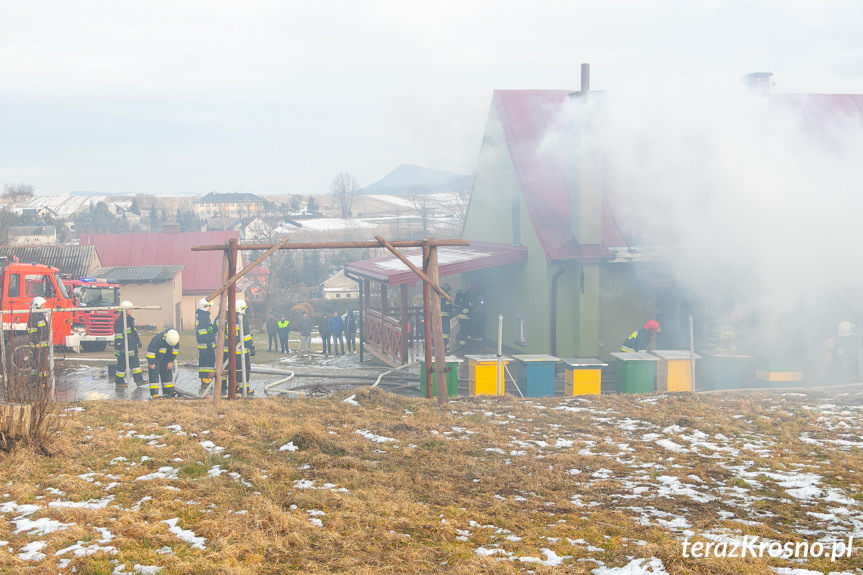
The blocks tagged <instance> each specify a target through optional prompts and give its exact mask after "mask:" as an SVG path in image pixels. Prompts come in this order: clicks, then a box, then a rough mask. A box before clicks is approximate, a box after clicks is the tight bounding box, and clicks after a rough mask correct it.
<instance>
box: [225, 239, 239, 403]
mask: <svg viewBox="0 0 863 575" xmlns="http://www.w3.org/2000/svg"><path fill="white" fill-rule="evenodd" d="M236 273H237V239H236V238H231V239H229V240H228V277H231V276H233V275H234V274H236ZM236 310H237V290H236V286H234V289H229V290H228V309H227V314H228V317H227V322H226V325H227V329H228V399H229V400H233V399H236V398H237V353H236V349H237V311H236Z"/></svg>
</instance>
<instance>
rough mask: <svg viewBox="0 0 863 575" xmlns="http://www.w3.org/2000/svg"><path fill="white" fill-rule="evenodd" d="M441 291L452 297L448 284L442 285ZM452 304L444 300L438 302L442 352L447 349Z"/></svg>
mask: <svg viewBox="0 0 863 575" xmlns="http://www.w3.org/2000/svg"><path fill="white" fill-rule="evenodd" d="M441 287H443V291H445V292H446V293H448V294H450V295H452V292H451V291H450V290H451V289H452V288H450V287H449V284H443V286H441ZM452 303H453V302H451V301H448V300H446V299H444V298H441V300H440V320H441V329H442V330H443V348H444V350H446V349H449V322H450V318H452Z"/></svg>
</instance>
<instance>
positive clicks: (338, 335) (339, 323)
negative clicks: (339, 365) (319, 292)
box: [329, 311, 345, 355]
mask: <svg viewBox="0 0 863 575" xmlns="http://www.w3.org/2000/svg"><path fill="white" fill-rule="evenodd" d="M329 327H330V337H332V338H333V355H335V354H337V353H338V354H339V355H344V354H345V322H344V321H343V320H342V318H341V317H340V316H339V312H337V311H334V312H333V317H331V318H330V321H329ZM339 344H341V351H339Z"/></svg>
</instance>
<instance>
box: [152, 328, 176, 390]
mask: <svg viewBox="0 0 863 575" xmlns="http://www.w3.org/2000/svg"><path fill="white" fill-rule="evenodd" d="M179 352H180V334H179V333H177V330H175V329H166V330H164V331H160V332H159V333H157V334H156V335H154V336H153V339H151V340H150V345H148V346H147V367H149V376H150V398H151V399H154V398H157V397H159V382H160V381H161V385H162V394H163V396H164V397H176V396H177V392H176V390H175V389H174V362H176V361H177V354H178V353H179Z"/></svg>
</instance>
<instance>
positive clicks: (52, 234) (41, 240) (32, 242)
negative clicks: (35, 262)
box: [9, 225, 57, 246]
mask: <svg viewBox="0 0 863 575" xmlns="http://www.w3.org/2000/svg"><path fill="white" fill-rule="evenodd" d="M56 243H57V228H56V227H54V226H41V225H29V226H10V227H9V244H10V245H13V246H44V245H47V244H56Z"/></svg>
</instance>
